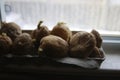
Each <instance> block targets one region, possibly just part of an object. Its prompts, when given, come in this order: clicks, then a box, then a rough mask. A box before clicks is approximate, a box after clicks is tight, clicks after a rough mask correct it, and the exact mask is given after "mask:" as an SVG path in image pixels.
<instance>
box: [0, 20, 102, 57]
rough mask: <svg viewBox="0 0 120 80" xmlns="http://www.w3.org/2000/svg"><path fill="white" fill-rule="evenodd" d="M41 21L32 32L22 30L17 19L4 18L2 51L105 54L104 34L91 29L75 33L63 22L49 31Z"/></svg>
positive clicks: (2, 24)
mask: <svg viewBox="0 0 120 80" xmlns="http://www.w3.org/2000/svg"><path fill="white" fill-rule="evenodd" d="M42 23H43V21H40V22H39V23H38V25H37V28H36V29H35V30H32V32H31V34H28V33H23V32H22V30H21V28H20V26H19V25H17V24H16V23H14V22H9V23H6V22H1V29H0V55H4V54H9V53H10V54H14V55H26V54H36V53H37V52H40V53H41V52H42V53H41V54H45V55H46V56H48V57H51V58H63V57H68V56H69V57H75V58H87V57H102V56H101V53H100V48H101V45H102V37H101V35H100V34H99V33H98V31H96V30H94V29H93V30H92V31H91V32H90V33H89V32H86V31H78V32H76V33H75V34H73V33H72V31H71V30H70V29H69V27H68V26H67V25H66V23H64V22H58V23H57V24H56V25H55V26H54V27H53V29H52V30H51V31H50V30H49V29H48V27H47V26H45V25H42Z"/></svg>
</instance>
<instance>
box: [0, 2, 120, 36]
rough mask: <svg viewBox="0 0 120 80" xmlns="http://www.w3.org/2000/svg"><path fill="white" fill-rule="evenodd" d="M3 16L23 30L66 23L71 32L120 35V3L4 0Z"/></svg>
mask: <svg viewBox="0 0 120 80" xmlns="http://www.w3.org/2000/svg"><path fill="white" fill-rule="evenodd" d="M1 2H2V5H3V7H1V8H3V9H2V11H4V12H2V16H4V17H3V20H5V21H6V22H11V21H13V22H16V23H17V24H19V25H20V26H21V28H22V29H35V28H36V25H37V24H38V22H39V21H40V20H43V21H44V25H47V26H48V28H49V29H52V28H53V26H54V25H56V24H57V22H61V21H62V22H65V23H67V25H68V26H69V28H70V29H71V30H75V31H79V30H88V31H89V30H91V29H97V30H99V31H100V33H101V34H110V35H111V34H112V35H113V34H115V35H120V14H119V13H120V1H119V0H2V1H1Z"/></svg>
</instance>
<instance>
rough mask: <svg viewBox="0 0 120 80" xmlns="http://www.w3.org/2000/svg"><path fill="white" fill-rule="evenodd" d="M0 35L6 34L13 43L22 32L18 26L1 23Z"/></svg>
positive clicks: (12, 23) (10, 23) (11, 23)
mask: <svg viewBox="0 0 120 80" xmlns="http://www.w3.org/2000/svg"><path fill="white" fill-rule="evenodd" d="M0 33H6V34H7V36H9V37H10V38H11V39H12V41H14V40H15V38H16V37H17V36H19V35H20V34H22V30H21V28H20V26H19V25H17V24H16V23H14V22H9V23H6V22H1V29H0Z"/></svg>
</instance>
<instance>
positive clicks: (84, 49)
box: [70, 31, 96, 58]
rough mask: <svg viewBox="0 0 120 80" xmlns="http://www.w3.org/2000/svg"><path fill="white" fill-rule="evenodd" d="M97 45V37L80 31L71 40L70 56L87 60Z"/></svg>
mask: <svg viewBox="0 0 120 80" xmlns="http://www.w3.org/2000/svg"><path fill="white" fill-rule="evenodd" d="M95 45H96V41H95V37H94V36H93V35H92V34H91V33H88V32H85V31H80V32H78V33H76V34H74V35H73V36H72V38H71V40H70V56H71V57H76V58H86V57H88V56H89V55H90V54H91V52H92V51H93V49H94V47H95Z"/></svg>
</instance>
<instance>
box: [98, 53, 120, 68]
mask: <svg viewBox="0 0 120 80" xmlns="http://www.w3.org/2000/svg"><path fill="white" fill-rule="evenodd" d="M100 68H101V69H115V70H116V69H119V70H120V53H119V52H118V53H108V54H106V59H105V61H104V62H103V63H102V64H101V67H100Z"/></svg>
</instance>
